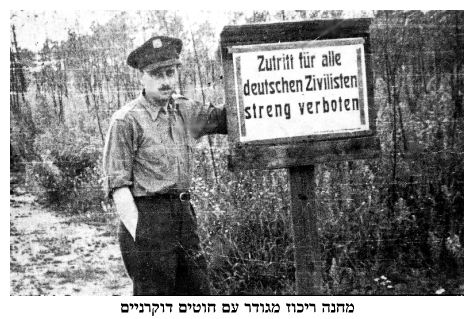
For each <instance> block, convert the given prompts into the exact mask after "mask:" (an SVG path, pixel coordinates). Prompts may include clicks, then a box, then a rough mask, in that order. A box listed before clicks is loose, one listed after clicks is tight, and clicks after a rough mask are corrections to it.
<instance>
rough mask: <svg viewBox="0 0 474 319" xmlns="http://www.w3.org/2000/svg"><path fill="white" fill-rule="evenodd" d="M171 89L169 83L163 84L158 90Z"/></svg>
mask: <svg viewBox="0 0 474 319" xmlns="http://www.w3.org/2000/svg"><path fill="white" fill-rule="evenodd" d="M171 89H172V87H171V86H169V85H163V86H162V87H160V89H159V90H160V91H169V90H171Z"/></svg>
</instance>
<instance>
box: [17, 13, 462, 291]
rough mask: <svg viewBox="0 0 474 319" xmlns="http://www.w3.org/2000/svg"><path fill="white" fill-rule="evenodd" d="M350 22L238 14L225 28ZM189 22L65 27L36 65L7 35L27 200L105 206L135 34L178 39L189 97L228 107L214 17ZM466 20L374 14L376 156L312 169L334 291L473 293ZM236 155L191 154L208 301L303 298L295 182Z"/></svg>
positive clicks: (173, 16)
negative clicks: (110, 148)
mask: <svg viewBox="0 0 474 319" xmlns="http://www.w3.org/2000/svg"><path fill="white" fill-rule="evenodd" d="M344 14H345V13H344V12H340V11H337V12H335V11H302V10H298V11H287V10H283V11H281V10H280V11H253V12H232V13H231V14H228V20H229V23H234V24H236V23H260V22H277V21H290V20H292V21H294V20H302V19H311V18H317V19H324V18H341V17H343V16H344ZM364 14H367V13H364ZM187 20H188V19H186V16H185V15H183V14H182V13H181V12H172V11H153V12H140V11H139V12H134V13H131V12H118V13H116V15H115V17H114V18H113V19H111V20H110V21H109V22H107V23H105V24H98V23H94V24H93V25H92V26H91V30H90V31H91V32H90V33H89V34H83V33H80V32H78V31H77V30H69V33H68V38H67V39H66V40H65V41H60V42H54V41H51V40H48V41H47V42H46V43H45V44H44V46H43V47H42V49H41V50H40V52H37V56H36V60H38V61H39V62H40V63H38V64H37V65H36V66H35V67H32V66H31V64H32V63H33V62H34V61H35V59H34V58H33V56H34V54H33V53H32V52H28V51H26V50H23V49H21V48H20V47H18V45H17V43H16V39H12V46H11V51H10V52H11V53H10V57H11V61H10V64H11V92H12V93H11V94H10V96H11V114H12V124H11V136H10V139H11V143H10V144H11V145H12V146H13V148H12V150H13V152H12V151H11V153H10V154H11V156H10V161H11V167H17V166H18V165H12V164H18V163H23V162H27V163H29V164H28V165H27V173H28V175H27V178H26V181H27V183H29V184H28V186H29V188H28V189H29V190H30V192H38V194H39V195H40V199H41V200H42V201H43V202H44V203H45V204H49V205H53V206H55V207H56V208H58V209H62V210H66V211H68V212H74V213H83V212H87V211H92V210H100V209H101V202H102V194H101V192H100V175H101V172H100V164H99V162H100V153H101V149H102V145H103V139H104V135H105V133H106V132H105V131H106V128H107V125H108V120H109V118H110V116H111V114H112V113H113V112H114V111H115V110H116V109H118V108H120V107H121V106H123V105H124V104H125V103H127V102H128V101H129V100H130V99H132V98H134V96H135V95H136V93H137V92H138V89H139V83H138V77H137V74H136V72H134V71H131V70H130V69H129V68H128V67H127V66H126V65H125V59H126V55H127V53H128V52H129V51H130V50H131V49H132V48H133V47H134V44H136V43H135V42H137V41H136V40H137V39H134V38H133V37H132V36H131V35H130V34H131V32H138V31H140V33H143V36H144V37H149V36H152V35H155V34H163V33H166V34H169V35H174V36H177V37H180V38H182V39H183V40H184V43H185V46H184V48H183V52H182V59H183V62H184V63H183V68H182V72H181V75H182V78H181V83H182V89H183V92H185V94H186V95H187V96H189V97H191V98H194V99H196V100H199V101H202V100H205V102H206V103H207V102H212V103H213V104H217V105H219V104H222V103H224V96H223V81H222V69H221V66H220V57H219V53H218V52H217V50H216V44H217V40H218V34H216V32H215V31H214V30H213V29H212V26H211V24H210V22H209V21H206V22H204V23H199V24H195V25H193V26H192V28H188V27H186V26H187V24H189V23H190V22H189V21H187ZM463 24H464V16H463V13H462V12H461V11H426V12H421V11H378V12H375V13H374V19H373V23H372V27H371V30H370V37H371V50H372V52H371V57H372V62H373V73H374V83H375V106H376V108H377V131H378V136H379V138H380V141H381V155H380V157H379V158H376V159H370V160H361V161H356V162H346V163H326V164H324V165H318V166H317V167H316V192H317V193H316V196H317V198H318V212H319V213H320V220H319V224H318V225H317V227H318V229H319V234H320V237H321V243H320V244H321V252H322V253H321V255H322V256H321V259H322V262H323V274H322V277H323V281H324V287H323V288H324V293H327V294H435V293H447V294H462V293H463V272H464V144H463V143H464V122H463V116H464V111H463V109H464V74H463V72H464V60H463V55H464V40H463V34H464V29H463ZM13 30H14V28H13ZM191 31H192V32H191ZM13 38H14V37H13ZM33 141H34V143H33ZM27 142H29V143H30V144H31V145H30V146H29V147H25V148H23V147H22V145H23V143H27ZM27 154H29V155H27ZM226 154H227V143H226V138H225V137H222V136H218V137H212V138H207V137H206V138H203V139H202V140H201V141H200V143H199V147H198V148H197V149H196V153H195V169H196V172H195V173H196V174H195V175H196V178H195V179H194V184H193V193H194V194H195V196H194V199H193V202H194V204H195V207H196V210H197V213H198V218H199V222H200V235H201V238H202V246H203V248H204V251H205V253H206V255H207V258H208V261H209V269H210V274H211V279H212V283H213V289H214V293H216V294H293V293H294V292H295V283H294V282H295V267H294V257H293V253H294V251H293V249H294V248H293V244H292V240H293V233H292V229H291V224H292V222H291V215H290V210H289V205H290V200H289V189H288V176H287V173H286V171H284V170H275V171H248V172H242V173H230V172H228V170H227V167H226ZM20 166H21V165H20Z"/></svg>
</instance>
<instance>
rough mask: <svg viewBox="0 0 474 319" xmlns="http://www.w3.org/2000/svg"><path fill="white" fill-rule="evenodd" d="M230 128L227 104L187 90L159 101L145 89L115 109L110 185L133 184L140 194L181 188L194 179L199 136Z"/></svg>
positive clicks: (109, 143) (107, 156) (108, 147)
mask: <svg viewBox="0 0 474 319" xmlns="http://www.w3.org/2000/svg"><path fill="white" fill-rule="evenodd" d="M212 133H221V134H225V133H227V129H226V119H225V109H223V110H222V109H218V108H214V107H212V106H211V107H210V108H209V109H208V110H206V109H205V108H204V107H203V106H202V105H200V104H199V103H197V102H195V101H192V100H189V99H186V98H184V97H182V96H179V97H178V98H176V97H175V98H173V99H170V102H169V103H168V104H167V105H163V106H157V105H154V104H152V102H150V101H148V99H147V98H146V97H145V96H144V94H142V95H141V96H140V97H139V98H137V99H135V100H134V101H132V102H130V103H129V104H127V105H126V106H124V107H123V108H121V109H120V110H118V111H117V112H115V113H114V115H113V116H112V119H111V123H110V127H109V131H108V133H107V138H106V143H105V148H104V157H103V166H104V167H103V168H104V174H105V191H106V193H107V195H108V196H110V195H111V193H112V192H113V190H115V189H117V188H120V187H123V186H129V187H130V190H131V192H132V195H133V196H134V197H141V196H150V195H154V194H164V193H169V192H180V191H183V190H187V189H188V188H189V186H190V184H191V169H192V147H193V146H194V144H195V141H194V138H198V137H200V136H202V135H205V134H212Z"/></svg>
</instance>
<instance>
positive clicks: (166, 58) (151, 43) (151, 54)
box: [127, 36, 183, 71]
mask: <svg viewBox="0 0 474 319" xmlns="http://www.w3.org/2000/svg"><path fill="white" fill-rule="evenodd" d="M182 48H183V42H182V41H181V40H180V39H176V38H171V37H165V36H157V37H153V38H151V39H150V40H148V41H146V42H145V43H143V45H141V46H140V47H139V48H137V49H135V50H133V51H132V52H131V53H130V54H129V56H128V58H127V64H128V65H129V66H131V67H132V68H134V69H139V70H140V71H151V70H153V69H156V68H158V67H163V66H168V65H176V64H181V61H180V60H179V54H180V53H181V49H182Z"/></svg>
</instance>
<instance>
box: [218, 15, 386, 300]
mask: <svg viewBox="0 0 474 319" xmlns="http://www.w3.org/2000/svg"><path fill="white" fill-rule="evenodd" d="M370 21H371V20H370V19H348V20H321V21H303V22H289V23H286V22H285V23H272V24H256V25H241V26H227V27H225V28H224V30H223V31H222V33H221V52H222V60H223V66H224V75H225V93H226V105H227V114H228V115H227V127H228V133H229V145H230V155H229V168H230V169H231V170H244V169H274V168H288V169H289V174H290V191H291V212H292V222H293V230H294V241H295V263H296V286H297V292H298V294H320V293H322V290H321V287H322V280H321V278H322V262H321V254H320V250H319V249H320V248H319V237H318V210H317V205H316V204H317V199H316V198H315V194H316V192H315V185H314V184H315V179H314V164H315V163H324V162H329V161H344V160H355V159H364V158H371V157H375V156H377V155H378V151H379V148H380V146H379V145H380V143H379V140H378V138H377V137H376V136H375V132H376V129H375V114H374V109H373V83H372V69H371V62H370V60H371V59H370V39H369V26H370Z"/></svg>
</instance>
